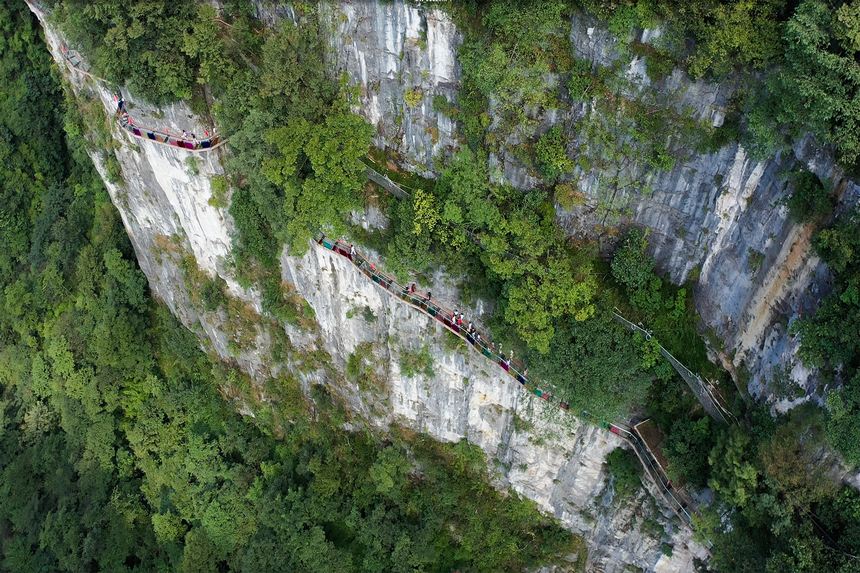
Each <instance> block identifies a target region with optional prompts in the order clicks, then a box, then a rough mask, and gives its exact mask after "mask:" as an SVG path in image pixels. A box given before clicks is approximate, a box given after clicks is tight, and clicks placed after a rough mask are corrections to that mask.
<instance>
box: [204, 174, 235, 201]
mask: <svg viewBox="0 0 860 573" xmlns="http://www.w3.org/2000/svg"><path fill="white" fill-rule="evenodd" d="M209 188H210V189H211V190H212V195H211V196H210V197H209V201H208V203H209V205H211V206H212V207H216V208H218V209H225V208H227V191H228V190H229V188H230V184H229V183H228V182H227V178H226V177H225V176H224V175H216V176H214V177H212V178H211V179H209Z"/></svg>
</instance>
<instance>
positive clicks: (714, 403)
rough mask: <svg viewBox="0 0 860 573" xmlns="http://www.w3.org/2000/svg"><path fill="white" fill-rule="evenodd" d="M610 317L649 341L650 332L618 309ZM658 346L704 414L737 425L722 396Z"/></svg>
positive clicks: (661, 346)
mask: <svg viewBox="0 0 860 573" xmlns="http://www.w3.org/2000/svg"><path fill="white" fill-rule="evenodd" d="M612 315H613V317H614V318H615V321H616V322H618V323H620V324H622V325H623V326H625V327H626V328H628V329H630V330H632V331H633V332H638V333H640V334H642V335H643V336H645V338H646V339H647V340H651V331H650V330H646V329H644V328H642V327H641V326H640V325H638V324H633V323H632V322H630V321H629V320H627V319H626V318H624V317H623V316H621V314H620V313H619V312H618V309H617V308H616V309H613V311H612ZM659 346H660V354H662V355H663V357H664V358H666V360H668V361H669V364H671V365H672V367H673V368H675V371H676V372H677V373H678V374H679V375H680V376H681V378H683V379H684V381H685V382H686V383H687V386H689V387H690V391H691V392H692V393H693V396H695V397H696V399H697V400H698V401H699V404H701V405H702V408H704V409H705V412H707V413H708V415H709V416H711V418H713V419H714V420H717V421H718V422H723V423H724V424H737V419H736V418H735V416H734V414H732V413H731V411H730V410H729V409H728V408H727V407H726V406H725V404H724V403H723V400H722V396H720V394H719V393H718V392H717V390H716V389H715V388H713V387H712V385H711V384H709V383H707V382H705V381H704V380H702V377H701V376H699V375H698V374H695V373H694V372H693V371H692V370H690V369H689V368H687V367H686V366H684V365H683V364H682V363H681V361H680V360H678V359H677V358H675V357H674V356H673V355H672V353H670V352H669V351H668V350H666V349H665V348H664V347H663V345H662V344H660V345H659Z"/></svg>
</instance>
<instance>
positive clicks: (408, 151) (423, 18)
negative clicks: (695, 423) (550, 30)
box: [261, 2, 860, 408]
mask: <svg viewBox="0 0 860 573" xmlns="http://www.w3.org/2000/svg"><path fill="white" fill-rule="evenodd" d="M261 10H262V9H261ZM326 10H328V11H329V12H330V13H331V14H332V21H333V22H335V23H336V24H334V25H333V30H332V31H331V50H332V60H333V61H334V62H336V65H337V69H338V70H341V71H345V72H346V73H347V74H348V75H349V76H350V78H351V80H352V81H353V83H354V84H355V85H357V86H359V88H360V90H361V95H362V105H361V106H360V108H359V109H357V111H358V112H359V113H361V114H363V115H364V116H365V117H366V118H367V119H368V121H370V122H371V123H373V124H374V126H375V127H376V128H377V132H378V135H377V141H376V143H377V144H378V145H380V146H385V147H387V148H388V149H390V150H393V151H395V152H396V153H397V154H399V156H400V157H401V165H402V166H403V167H405V168H407V169H411V170H413V171H416V172H419V173H421V174H424V175H431V176H432V174H433V173H434V169H435V168H436V165H435V163H434V161H433V160H434V157H438V154H440V153H442V154H444V153H447V152H449V151H450V150H452V149H454V148H456V147H457V141H456V138H455V136H454V132H453V126H452V125H451V122H450V120H449V119H448V118H446V117H445V116H444V115H442V114H440V113H438V112H435V111H433V110H432V106H429V105H428V102H429V101H430V100H431V99H432V96H434V95H444V96H446V97H448V98H449V99H452V100H453V99H454V98H455V97H456V91H457V90H456V87H457V82H458V75H457V65H456V58H455V54H456V49H457V46H458V45H459V44H460V42H461V41H462V35H461V33H460V32H458V30H457V29H456V26H454V25H453V24H452V23H451V22H450V20H449V19H448V17H447V16H446V15H445V14H444V13H443V12H441V11H440V10H439V9H438V8H433V7H429V5H428V6H424V7H422V6H420V5H419V6H415V5H411V4H406V3H403V2H361V3H351V2H341V3H339V4H335V5H334V6H333V7H332V6H330V5H328V4H327V3H326ZM264 11H265V10H264ZM659 35H660V30H645V31H643V32H642V33H640V35H639V37H638V40H639V41H641V42H645V43H647V42H653V41H654V40H655V38H657V37H659ZM570 39H571V45H572V50H573V52H574V54H575V55H576V56H577V57H578V58H582V59H586V60H590V61H592V62H595V63H597V64H601V65H607V64H609V63H612V62H613V61H616V60H619V59H620V58H625V56H622V55H620V51H619V49H618V41H617V40H616V39H615V38H614V37H613V36H612V35H611V34H610V33H609V32H607V31H606V30H605V29H602V28H601V27H600V26H599V25H598V23H597V22H594V21H592V20H590V19H589V18H588V17H586V16H583V15H581V14H578V15H575V16H574V17H573V18H572V20H571V31H570ZM626 58H628V59H626V60H624V61H623V63H624V68H623V69H624V70H625V73H626V75H627V77H628V78H629V79H631V80H632V82H633V84H634V86H640V88H644V87H646V86H651V87H654V88H656V89H657V90H658V92H659V93H660V94H661V95H662V96H664V98H665V99H666V100H670V101H672V102H673V105H674V106H675V108H676V109H678V110H684V111H685V113H688V114H690V115H691V116H692V117H694V118H696V119H698V120H701V121H706V122H709V123H711V124H712V125H715V126H718V125H721V124H722V122H723V120H724V117H725V113H726V107H727V105H728V102H729V98H730V97H731V95H732V93H733V91H734V88H733V86H729V85H718V84H713V83H708V82H702V81H693V80H691V79H689V78H687V77H686V76H685V75H684V74H683V73H682V72H681V71H679V70H676V71H675V72H674V73H673V74H671V75H670V76H669V77H667V78H666V79H664V80H661V81H660V82H658V83H656V84H653V83H652V82H651V80H649V78H648V76H647V73H646V71H645V66H644V61H643V60H642V59H641V58H637V57H633V58H629V57H626ZM416 90H417V91H418V92H420V94H421V99H420V104H419V105H415V106H410V105H409V103H408V102H409V101H410V98H411V94H410V93H409V92H410V91H412V92H414V91H416ZM588 113H590V108H589V105H588V104H573V105H572V106H571V107H570V108H567V109H558V110H549V111H548V112H547V113H546V114H545V116H542V117H540V118H537V119H539V120H540V122H541V123H542V129H547V128H548V127H549V126H550V125H552V124H554V123H560V122H564V121H570V120H573V119H576V118H580V117H583V116H584V115H586V114H588ZM679 136H680V134H679ZM677 139H678V138H676V141H674V142H673V144H672V145H673V147H674V148H676V149H677V148H678V146H679V141H677ZM576 143H581V142H577V141H571V149H572V148H573V146H574V145H575V144H576ZM680 146H681V147H682V148H683V142H680ZM685 151H687V152H688V153H685V155H686V156H687V158H686V159H685V160H684V161H679V162H677V165H676V166H675V167H674V168H673V169H671V170H670V171H666V172H661V173H658V174H656V175H651V176H649V177H648V181H647V183H648V186H649V188H650V189H651V193H650V194H648V195H647V196H642V195H634V194H627V196H626V197H625V196H621V197H619V198H618V201H619V202H620V203H624V204H626V206H627V210H628V212H629V215H628V216H626V217H625V218H624V219H623V221H622V224H626V223H632V224H635V225H641V226H644V227H646V228H648V229H649V230H650V241H651V248H652V254H653V255H654V257H655V258H656V260H657V262H658V265H659V267H660V269H661V270H662V271H664V272H665V273H666V274H667V275H668V276H669V277H670V279H671V280H672V281H674V282H676V283H679V284H680V283H683V282H685V281H688V280H689V281H692V282H693V284H694V291H695V295H696V304H697V307H698V309H699V312H700V314H701V316H702V318H703V320H704V322H705V326H706V327H707V328H708V329H709V330H711V331H712V332H713V334H715V335H716V338H717V339H718V340H720V341H721V345H720V347H719V348H713V349H712V350H713V351H714V353H715V355H716V356H717V358H718V359H719V360H720V361H721V362H722V363H723V365H724V366H725V367H726V368H727V369H729V370H730V371H731V372H732V373H733V374H734V375H735V377H736V378H737V379H739V380H741V381H743V380H746V381H747V382H748V387H749V390H750V392H751V393H753V394H754V395H757V396H762V397H764V398H768V399H770V400H772V401H773V402H775V403H776V407H778V408H786V407H789V406H791V405H793V404H796V403H798V402H801V401H803V400H805V399H807V398H806V397H804V398H800V399H795V400H794V401H793V402H792V401H791V399H789V398H787V397H784V396H780V395H776V394H773V393H772V392H771V390H770V389H769V388H768V384H769V382H770V381H771V380H772V379H773V378H774V377H775V376H777V375H778V373H780V372H787V373H788V374H789V376H790V377H791V379H792V380H793V381H794V383H795V384H797V385H798V386H800V387H801V388H802V389H803V390H804V391H805V392H802V393H806V394H812V393H813V392H814V391H815V390H816V383H815V377H814V376H810V374H811V373H810V372H809V371H808V370H806V369H805V368H804V367H803V366H802V365H801V364H799V361H798V360H797V359H796V358H795V354H796V350H797V341H796V340H795V339H794V338H792V337H791V336H789V334H788V333H787V332H788V325H789V324H790V323H791V321H793V320H794V319H795V318H796V317H797V316H799V315H801V314H802V313H803V312H808V311H809V310H810V309H812V308H814V306H815V304H816V301H817V300H818V298H820V296H821V294H822V293H823V292H824V291H826V290H827V288H828V273H827V270H826V269H825V268H824V267H823V265H822V264H821V263H820V261H819V260H818V258H817V257H816V256H815V255H814V253H813V252H812V250H811V248H810V243H809V239H810V234H811V233H810V229H807V228H804V227H802V226H799V225H796V224H794V223H793V222H792V221H790V220H789V218H788V215H787V212H786V209H785V208H784V207H782V206H781V204H780V201H781V200H782V199H783V198H784V197H785V196H786V195H787V194H788V193H790V188H789V183H788V181H787V179H786V177H785V175H786V174H787V173H788V172H789V171H790V170H791V168H792V167H794V166H796V165H804V166H806V167H807V168H809V169H811V170H812V171H814V172H815V173H817V174H818V175H819V176H820V177H821V178H822V179H825V180H827V181H829V184H830V185H832V186H833V188H834V189H836V190H838V191H839V193H840V195H841V196H842V197H843V206H842V208H843V209H845V208H849V207H850V206H851V205H854V204H856V203H857V197H858V195H860V187H858V185H857V184H856V183H855V182H853V181H850V180H847V179H846V178H845V176H844V175H843V173H842V172H841V171H840V170H839V169H838V168H837V167H835V166H834V163H833V160H832V157H831V156H830V155H829V154H828V153H826V152H825V151H823V150H821V149H820V148H818V147H817V146H816V145H815V143H814V142H813V141H811V140H808V139H807V140H803V141H800V142H798V144H797V145H796V146H795V147H794V149H793V150H791V151H790V152H788V153H782V154H780V155H777V156H776V157H773V158H771V159H768V160H764V161H759V160H756V159H754V158H752V157H750V155H749V153H748V152H747V151H746V150H744V149H743V148H742V147H741V146H739V145H737V144H730V145H727V146H725V147H723V148H722V149H719V150H718V151H715V152H713V153H705V154H703V153H699V152H696V151H695V150H692V149H691V150H685ZM491 161H492V162H493V164H494V165H495V166H497V168H498V171H499V172H500V174H501V175H500V178H501V180H503V181H507V182H509V183H511V184H512V185H514V186H517V187H520V188H528V187H532V186H535V185H538V184H540V183H541V181H540V178H539V176H538V175H537V174H535V173H533V172H530V171H529V170H528V169H526V168H525V167H524V166H523V165H522V164H521V163H520V162H519V161H518V160H517V159H516V158H515V157H513V156H512V155H509V154H505V153H502V155H501V156H494V157H492V158H491ZM597 176H598V173H597V172H596V171H592V172H582V171H581V170H577V171H576V172H574V173H573V174H572V179H573V180H574V181H575V182H576V183H577V184H578V187H579V189H580V191H582V192H583V193H584V195H585V197H586V199H587V202H596V201H598V196H599V192H598V190H597V185H596V183H597V179H598V177H597ZM622 195H624V194H622ZM559 217H560V220H561V221H562V223H563V225H565V227H566V228H567V229H568V230H569V232H570V233H571V234H577V235H590V234H593V232H594V229H595V228H596V227H597V223H598V222H599V221H598V218H597V217H595V216H594V213H593V209H590V208H589V207H588V205H586V206H584V207H581V208H578V209H574V210H573V211H564V210H561V209H560V210H559Z"/></svg>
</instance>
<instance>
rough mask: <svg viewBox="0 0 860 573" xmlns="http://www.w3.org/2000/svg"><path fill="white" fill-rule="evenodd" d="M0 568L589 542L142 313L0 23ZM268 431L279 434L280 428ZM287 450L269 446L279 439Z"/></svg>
mask: <svg viewBox="0 0 860 573" xmlns="http://www.w3.org/2000/svg"><path fill="white" fill-rule="evenodd" d="M0 30H2V31H3V40H2V41H0V80H1V81H2V83H3V86H4V89H3V90H2V93H0V134H2V137H0V158H2V160H3V161H2V168H0V198H2V203H3V210H2V215H1V216H0V217H2V219H0V220H2V225H0V239H2V242H3V244H4V246H5V248H4V249H3V250H2V252H0V531H2V533H3V535H2V536H0V569H2V570H4V571H16V572H21V573H25V572H37V571H69V572H76V573H77V572H80V571H117V572H120V571H185V572H210V571H211V572H214V571H249V572H250V571H253V572H259V571H285V570H288V571H327V572H328V571H335V572H341V571H343V572H348V571H451V570H456V569H460V570H483V571H499V570H520V569H523V568H524V567H530V566H534V565H536V564H538V563H541V562H545V561H546V560H547V559H548V558H549V557H551V556H553V555H556V554H558V553H559V552H564V551H573V550H575V551H578V552H580V554H582V548H581V547H575V546H573V545H572V543H573V542H574V541H575V538H573V537H571V535H570V534H569V533H568V532H566V531H564V530H562V529H561V528H560V527H559V526H558V525H557V524H554V523H552V522H551V520H549V518H546V517H544V516H542V515H541V514H540V513H539V512H538V511H537V510H536V508H535V506H534V504H533V503H531V502H527V501H524V500H522V499H520V498H518V497H517V496H516V495H507V496H503V495H501V494H499V493H498V492H497V491H496V490H495V489H494V488H493V487H491V485H490V483H489V481H488V479H487V473H486V463H485V458H484V455H483V453H482V452H480V451H479V450H477V449H476V448H473V447H470V446H468V445H466V444H465V443H464V444H458V445H454V446H443V445H439V444H436V443H434V442H431V441H428V440H426V439H424V438H422V437H419V436H414V435H411V434H409V433H406V432H403V433H398V432H394V433H393V434H392V435H391V436H389V437H387V438H386V439H385V440H384V441H383V440H382V439H381V438H378V437H375V436H373V435H371V434H367V433H348V432H346V431H344V430H342V429H340V428H342V427H343V423H344V421H345V413H344V412H343V411H342V410H341V409H340V408H339V407H338V405H337V404H335V403H333V402H332V400H331V399H330V398H329V397H328V396H327V395H326V394H325V392H324V391H322V390H321V389H319V388H317V389H316V391H315V396H314V398H315V400H314V402H315V405H316V406H315V408H314V409H313V411H311V410H310V409H308V408H306V403H305V401H304V399H303V398H302V394H301V391H300V389H299V388H298V382H297V381H296V380H295V379H291V378H280V379H278V380H273V381H270V387H269V388H267V393H269V394H270V395H272V396H288V397H289V399H288V400H278V401H275V402H274V403H275V404H277V406H276V408H277V410H276V411H274V412H269V411H267V408H272V405H271V403H270V404H269V405H262V404H254V403H251V404H250V406H251V407H252V408H255V409H257V411H258V416H257V417H256V418H254V419H249V418H242V417H240V416H239V415H238V414H237V413H236V411H235V406H234V405H233V404H231V403H230V402H228V401H227V400H225V399H224V397H222V395H220V394H219V392H222V393H224V394H225V395H228V394H230V393H231V392H230V389H231V388H233V387H236V386H242V387H246V386H247V385H248V384H250V381H249V380H247V379H246V378H244V377H243V375H242V374H241V373H239V372H238V371H237V370H235V369H234V368H232V367H231V366H229V365H225V364H222V363H219V362H218V361H215V360H213V359H212V358H211V357H209V356H207V355H206V354H204V353H203V352H201V350H200V349H199V347H198V345H199V340H198V339H197V338H196V337H195V336H194V335H193V334H192V333H190V332H188V331H187V330H186V329H184V328H183V327H182V326H181V325H179V324H178V323H177V321H176V319H175V318H174V317H172V316H171V315H170V313H169V312H168V311H167V310H166V308H165V307H163V306H160V305H158V304H157V303H156V302H154V301H153V300H152V299H151V298H150V297H149V294H148V292H147V288H146V280H145V277H144V276H143V274H142V273H141V272H140V270H139V269H138V268H137V266H136V264H135V260H134V253H133V250H132V248H131V245H130V243H129V241H128V238H127V237H126V235H125V232H124V230H123V227H122V223H121V221H120V219H119V215H118V213H117V212H116V210H115V209H114V208H113V206H112V204H111V202H110V199H109V197H108V195H107V193H106V191H105V189H104V187H103V186H102V183H101V181H100V180H99V178H98V175H97V174H96V172H95V171H94V169H93V167H92V165H91V164H90V161H89V158H88V156H87V154H86V152H85V149H84V147H83V143H82V138H81V135H82V133H83V131H84V129H85V126H84V125H83V124H82V120H81V118H80V117H79V116H78V115H77V113H76V107H75V102H74V101H73V100H71V99H69V100H68V101H66V102H65V104H64V103H63V102H64V95H63V93H62V91H61V90H60V87H59V82H58V78H57V76H56V75H55V74H54V72H53V71H52V65H51V60H50V56H49V55H48V53H47V50H46V49H45V46H44V41H43V40H42V38H41V37H40V31H39V27H38V25H37V24H36V23H35V21H34V18H33V17H32V15H31V14H30V13H29V12H28V11H27V9H26V6H24V5H23V4H22V3H20V2H4V3H0ZM272 420H276V421H277V422H278V423H277V424H274V423H269V421H272ZM276 431H277V435H275V434H274V433H275V432H276Z"/></svg>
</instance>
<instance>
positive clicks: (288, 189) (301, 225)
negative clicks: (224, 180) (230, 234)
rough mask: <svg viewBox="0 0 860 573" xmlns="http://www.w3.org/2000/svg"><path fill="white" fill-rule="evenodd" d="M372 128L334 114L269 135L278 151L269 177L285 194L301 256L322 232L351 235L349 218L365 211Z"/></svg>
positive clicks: (291, 235) (290, 230)
mask: <svg viewBox="0 0 860 573" xmlns="http://www.w3.org/2000/svg"><path fill="white" fill-rule="evenodd" d="M371 136H372V129H371V127H370V125H369V124H368V123H367V122H366V121H364V119H362V118H361V117H359V116H357V115H355V114H352V113H349V112H343V113H335V114H329V115H328V116H327V117H326V119H325V121H324V122H322V123H321V124H317V125H312V124H311V123H310V122H308V121H306V120H304V119H302V118H298V119H295V120H293V121H291V122H290V123H289V124H288V125H286V126H284V127H278V128H275V129H272V130H270V131H268V132H267V133H266V135H265V137H266V142H267V143H268V144H269V145H272V146H273V147H274V148H275V149H276V150H277V152H276V155H275V156H274V157H270V158H267V159H266V160H265V161H264V162H263V166H262V169H263V173H264V174H265V176H266V177H267V178H268V179H269V181H270V182H272V183H273V184H275V185H276V186H277V187H278V189H279V190H280V191H281V192H282V193H283V201H284V203H283V205H284V207H283V211H282V213H281V214H282V216H283V218H284V220H285V221H286V224H285V232H286V236H284V237H281V239H282V240H286V241H288V242H289V244H290V246H291V247H292V248H293V249H294V250H295V252H304V250H305V249H307V243H308V240H309V239H310V238H311V237H313V235H314V233H315V232H316V231H318V230H319V229H320V228H321V227H322V228H326V229H331V230H332V232H333V234H336V235H337V234H341V233H343V232H344V230H345V221H346V218H347V216H348V215H349V214H350V213H351V212H352V211H354V210H357V209H360V208H362V206H363V204H362V196H361V193H360V191H361V189H362V187H363V185H364V171H365V166H364V164H363V163H362V162H361V158H363V157H364V156H366V155H367V152H368V150H369V149H370V139H371Z"/></svg>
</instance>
